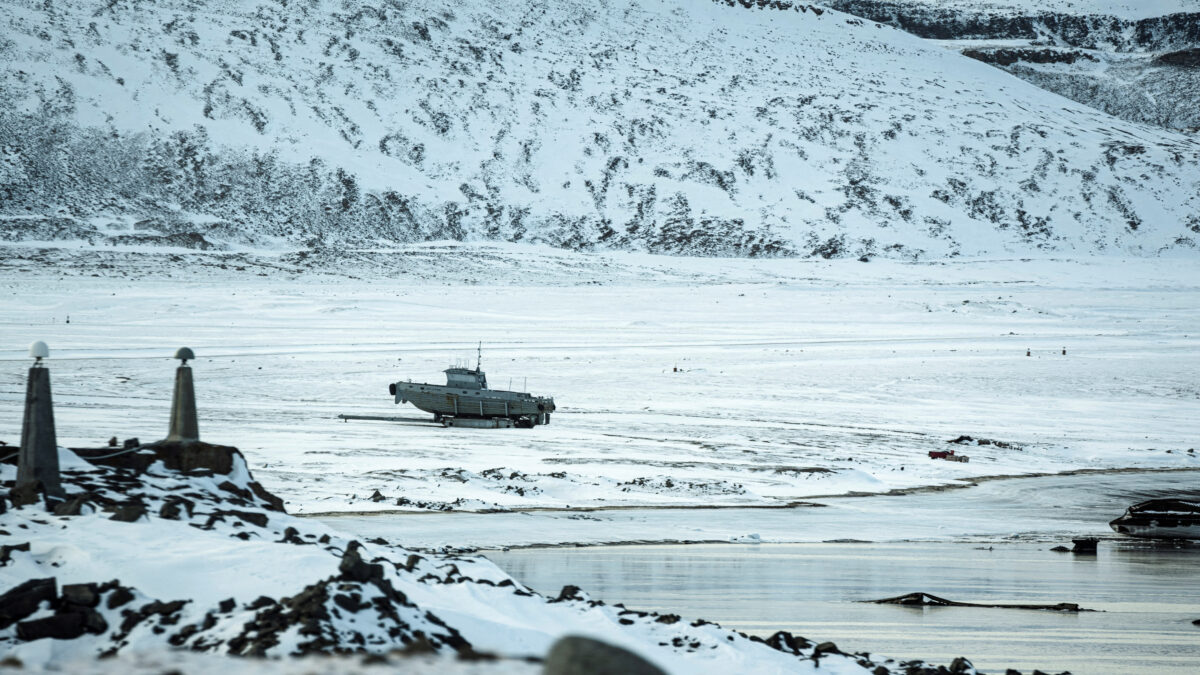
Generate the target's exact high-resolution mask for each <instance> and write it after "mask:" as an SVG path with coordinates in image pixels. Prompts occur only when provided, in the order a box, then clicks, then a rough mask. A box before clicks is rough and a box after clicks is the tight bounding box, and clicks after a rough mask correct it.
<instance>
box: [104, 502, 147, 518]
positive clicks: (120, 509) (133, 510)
mask: <svg viewBox="0 0 1200 675" xmlns="http://www.w3.org/2000/svg"><path fill="white" fill-rule="evenodd" d="M111 510H112V512H113V514H112V517H111V518H109V520H115V521H117V522H120V523H132V522H135V521H137V520H140V519H141V518H142V517H144V516H145V515H146V505H145V504H144V503H142V502H141V501H140V500H130V501H127V502H124V503H122V504H117V505H115V506H113V507H111Z"/></svg>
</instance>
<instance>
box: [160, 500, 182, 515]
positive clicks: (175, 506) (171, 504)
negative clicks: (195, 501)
mask: <svg viewBox="0 0 1200 675" xmlns="http://www.w3.org/2000/svg"><path fill="white" fill-rule="evenodd" d="M182 513H183V506H182V504H181V503H180V502H179V501H178V500H168V501H165V502H163V505H162V508H160V509H159V510H158V517H159V518H163V519H165V520H179V516H180V515H181V514H182Z"/></svg>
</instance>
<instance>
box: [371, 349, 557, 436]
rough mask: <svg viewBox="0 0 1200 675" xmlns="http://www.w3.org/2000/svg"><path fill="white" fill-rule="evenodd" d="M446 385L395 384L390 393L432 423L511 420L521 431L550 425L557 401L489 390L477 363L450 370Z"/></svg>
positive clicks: (409, 382)
mask: <svg viewBox="0 0 1200 675" xmlns="http://www.w3.org/2000/svg"><path fill="white" fill-rule="evenodd" d="M443 372H445V373H446V384H444V385H441V384H428V383H425V382H413V381H412V380H409V381H408V382H394V383H392V384H390V385H388V392H389V393H391V395H392V396H395V397H396V403H411V404H413V405H415V406H416V407H418V408H420V409H421V410H424V411H425V412H427V413H433V421H435V422H442V423H443V424H447V425H449V424H450V423H451V422H453V421H454V420H456V419H468V420H472V419H474V420H479V419H483V420H510V421H511V422H512V424H513V425H515V426H518V427H525V428H529V427H533V426H534V425H537V424H549V423H550V413H552V412H554V398H553V397H550V396H534V395H532V394H527V393H525V392H519V391H503V390H499V389H488V386H487V375H485V374H484V372H483V370H481V369H480V363H479V362H476V364H475V367H474V368H462V367H455V368H447V369H446V370H445V371H443Z"/></svg>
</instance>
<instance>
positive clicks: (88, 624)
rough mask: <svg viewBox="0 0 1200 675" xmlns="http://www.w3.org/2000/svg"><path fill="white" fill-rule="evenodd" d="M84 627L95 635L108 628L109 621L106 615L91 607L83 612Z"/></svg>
mask: <svg viewBox="0 0 1200 675" xmlns="http://www.w3.org/2000/svg"><path fill="white" fill-rule="evenodd" d="M83 629H84V630H85V631H86V632H88V633H91V634H93V635H100V634H102V633H104V632H105V631H107V630H108V621H105V620H104V615H103V614H101V613H100V612H97V611H96V610H94V609H89V610H87V611H85V612H84V613H83Z"/></svg>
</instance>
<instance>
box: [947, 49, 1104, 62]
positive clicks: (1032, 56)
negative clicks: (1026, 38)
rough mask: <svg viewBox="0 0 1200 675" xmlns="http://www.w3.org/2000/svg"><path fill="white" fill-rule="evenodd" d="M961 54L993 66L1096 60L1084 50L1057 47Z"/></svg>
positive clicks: (987, 50)
mask: <svg viewBox="0 0 1200 675" xmlns="http://www.w3.org/2000/svg"><path fill="white" fill-rule="evenodd" d="M963 56H968V57H970V58H973V59H975V60H976V61H983V62H984V63H990V64H992V65H995V66H1011V65H1012V64H1014V63H1018V62H1024V63H1075V62H1076V61H1078V60H1080V59H1083V60H1085V61H1098V60H1099V59H1097V58H1096V57H1094V56H1092V55H1091V54H1088V53H1086V52H1081V51H1076V50H1058V49H1028V48H1026V49H1010V48H1000V49H964V50H963Z"/></svg>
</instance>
